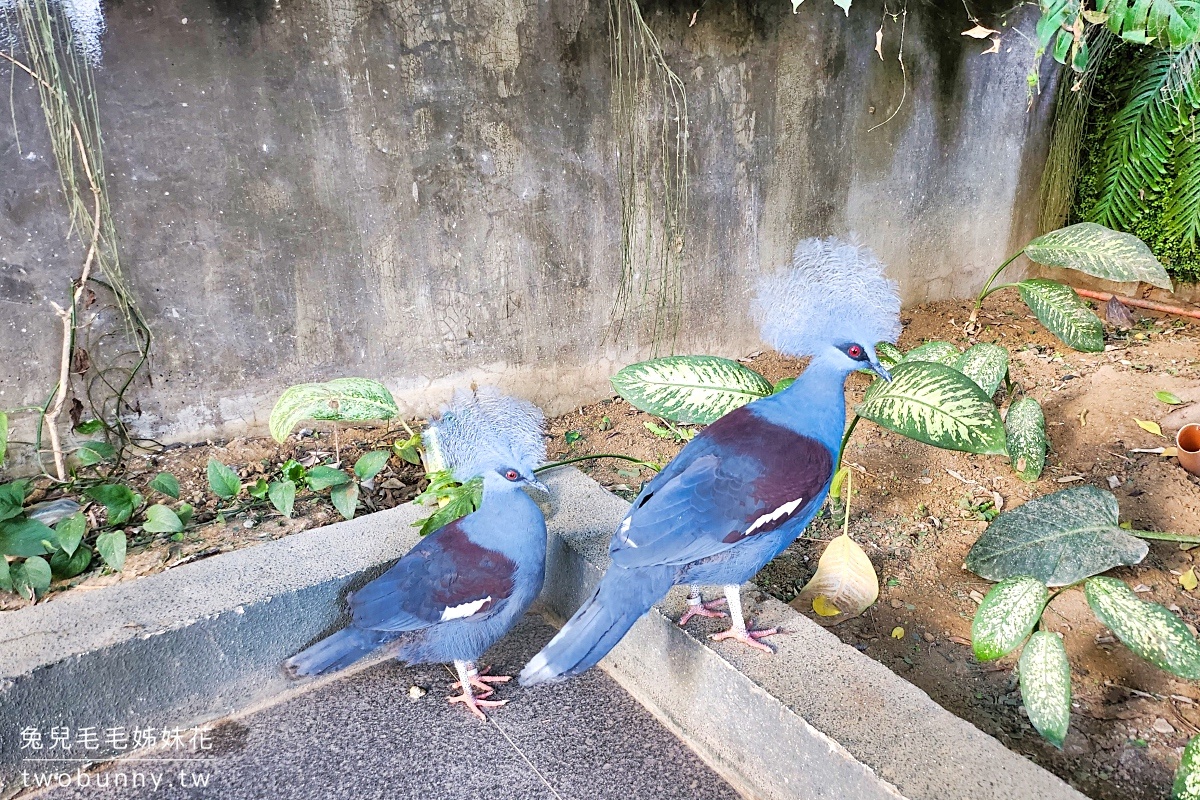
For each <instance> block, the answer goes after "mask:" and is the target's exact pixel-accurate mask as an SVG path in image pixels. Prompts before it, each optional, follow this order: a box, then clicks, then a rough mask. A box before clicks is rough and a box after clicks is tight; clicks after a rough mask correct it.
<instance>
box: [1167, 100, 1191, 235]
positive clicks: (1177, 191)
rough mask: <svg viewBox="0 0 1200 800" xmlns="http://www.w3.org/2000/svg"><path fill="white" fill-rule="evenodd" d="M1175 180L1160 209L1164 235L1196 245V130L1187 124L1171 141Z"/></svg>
mask: <svg viewBox="0 0 1200 800" xmlns="http://www.w3.org/2000/svg"><path fill="white" fill-rule="evenodd" d="M1172 166H1173V167H1174V173H1175V180H1174V181H1173V182H1172V184H1171V190H1170V192H1169V193H1168V194H1167V207H1166V210H1165V211H1164V212H1163V217H1162V228H1163V235H1164V238H1165V239H1167V240H1170V241H1176V242H1180V243H1182V244H1185V245H1189V246H1191V247H1195V246H1196V245H1197V244H1200V129H1198V128H1196V127H1195V126H1194V125H1192V124H1189V125H1185V126H1183V128H1181V129H1180V131H1179V134H1178V137H1177V139H1176V142H1175V158H1174V162H1173V164H1172Z"/></svg>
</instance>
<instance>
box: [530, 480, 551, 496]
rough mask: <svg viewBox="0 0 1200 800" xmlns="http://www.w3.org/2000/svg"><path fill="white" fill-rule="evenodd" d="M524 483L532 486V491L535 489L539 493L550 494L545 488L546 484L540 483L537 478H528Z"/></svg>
mask: <svg viewBox="0 0 1200 800" xmlns="http://www.w3.org/2000/svg"><path fill="white" fill-rule="evenodd" d="M525 482H526V483H528V484H529V485H530V486H532V487H533V488H534V489H537V490H538V491H539V492H543V493H545V494H550V490H549V489H547V488H546V484H544V483H542V482H541V481H539V480H538V479H537V478H530V479H529V480H527V481H525Z"/></svg>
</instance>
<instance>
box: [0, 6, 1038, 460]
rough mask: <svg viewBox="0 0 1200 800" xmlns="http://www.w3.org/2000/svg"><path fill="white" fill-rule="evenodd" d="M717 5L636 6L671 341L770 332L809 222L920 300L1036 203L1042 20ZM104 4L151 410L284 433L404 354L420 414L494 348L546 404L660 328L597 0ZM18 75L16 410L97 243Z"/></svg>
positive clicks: (4, 257)
mask: <svg viewBox="0 0 1200 800" xmlns="http://www.w3.org/2000/svg"><path fill="white" fill-rule="evenodd" d="M697 5H698V4H690V5H687V6H683V5H679V4H672V3H667V2H657V3H656V2H647V3H645V5H644V7H643V11H644V13H645V17H646V19H647V21H648V22H649V24H650V25H651V26H652V27H653V28H654V30H655V31H656V32H657V33H658V35H659V37H660V39H661V40H662V43H663V46H664V50H665V52H666V57H667V59H668V61H669V62H670V63H671V64H672V65H673V67H674V68H675V70H676V72H677V73H678V74H679V75H680V77H681V78H682V79H683V81H684V82H685V84H686V86H687V101H688V106H689V112H690V119H691V135H690V145H691V150H690V154H689V159H688V169H689V174H690V179H691V187H692V192H691V200H690V210H689V216H688V218H687V237H686V246H685V249H684V250H683V253H682V256H681V258H682V269H683V305H682V314H681V326H680V333H679V336H678V339H677V340H676V342H675V344H674V349H675V350H676V351H678V352H713V353H723V354H739V353H744V352H745V351H747V350H748V349H750V348H752V347H754V346H755V343H756V341H757V340H756V337H755V335H754V332H753V329H752V327H751V325H750V323H749V321H748V320H747V318H746V313H745V312H746V307H747V303H748V299H749V298H748V285H749V283H750V280H749V279H750V278H751V276H753V275H754V274H756V273H757V272H758V271H759V270H760V269H762V268H764V267H769V266H773V265H776V264H778V263H781V262H783V261H785V260H786V259H787V257H788V255H789V253H790V250H791V248H792V246H793V244H794V242H795V241H796V239H797V238H798V237H801V236H806V235H827V234H843V235H844V234H855V235H857V236H858V237H860V239H861V240H862V241H864V242H865V243H867V244H869V245H871V246H873V247H874V248H876V249H877V251H878V252H879V254H880V255H881V257H882V258H883V259H884V261H885V262H886V263H888V264H889V266H890V268H891V271H892V274H893V275H894V276H895V277H896V278H897V279H898V280H899V281H900V283H901V286H902V288H903V293H904V296H905V299H906V300H907V301H908V302H910V303H913V302H919V301H922V300H926V299H931V298H941V297H947V296H954V295H964V294H967V293H971V292H973V291H974V289H975V288H976V287H977V286H978V284H979V283H980V282H981V281H982V279H983V277H984V276H985V275H986V274H987V272H988V271H989V270H990V269H991V268H992V266H993V265H994V264H996V263H998V261H999V260H1001V259H1002V258H1004V257H1005V256H1006V255H1008V254H1009V253H1010V252H1011V251H1013V250H1015V249H1016V248H1018V247H1019V246H1021V245H1022V244H1024V242H1025V241H1026V239H1027V237H1028V236H1029V235H1030V234H1031V233H1032V232H1033V231H1032V228H1033V224H1034V218H1035V217H1036V185H1037V179H1038V174H1039V165H1040V161H1041V158H1042V152H1043V149H1044V146H1045V142H1044V138H1045V128H1046V124H1045V123H1046V117H1047V113H1046V112H1047V109H1048V105H1049V93H1045V94H1043V96H1041V97H1037V98H1035V99H1034V104H1033V108H1032V110H1027V105H1028V102H1027V89H1026V77H1025V76H1026V74H1027V72H1028V70H1029V68H1030V65H1031V64H1032V63H1033V53H1032V51H1031V50H1030V47H1029V45H1028V43H1027V42H1026V41H1025V40H1023V39H1021V38H1019V37H1018V36H1016V35H1014V34H1011V33H1010V34H1009V35H1008V36H1006V37H1005V41H1004V47H1003V48H1002V49H1001V52H999V53H997V54H994V55H982V54H981V52H982V50H983V49H984V48H985V45H984V44H980V43H979V42H976V41H974V40H969V39H967V38H966V37H963V36H961V35H960V31H961V30H963V29H965V28H966V27H969V24H968V23H967V22H966V21H965V19H964V16H963V10H962V9H961V8H960V7H958V6H954V5H953V4H944V5H945V6H946V9H947V10H946V11H945V12H942V11H938V10H936V9H934V8H931V7H930V6H928V5H926V4H915V5H910V6H909V11H908V14H907V17H906V18H902V19H900V20H892V19H891V18H886V17H885V16H884V15H883V13H882V7H881V5H880V4H879V3H878V2H875V0H864V1H863V2H856V3H855V5H854V7H853V9H852V11H851V13H850V15H849V17H848V18H847V17H845V16H844V15H843V14H842V13H841V11H840V10H838V9H836V8H835V7H833V6H832V5H830V4H828V3H827V2H825V0H809V2H808V3H806V4H805V5H804V6H802V7H801V9H800V13H799V14H796V15H793V14H792V13H791V11H790V7H789V4H788V3H787V2H786V0H771V1H770V2H746V0H729V2H721V3H713V4H704V5H703V6H701V7H700V8H699V11H698V13H697V14H696V15H695V22H694V24H692V25H689V21H690V19H691V17H692V13H693V12H694V11H696V6H697ZM1027 10H1028V9H1027ZM107 13H108V23H109V33H108V34H107V35H106V38H105V48H106V52H105V57H104V64H103V67H102V69H101V70H100V71H99V72H98V74H97V78H98V84H99V86H98V90H99V97H100V106H101V110H102V120H103V126H104V130H105V136H106V142H105V144H106V153H105V157H106V173H107V175H108V182H109V188H110V193H111V197H112V203H113V208H114V212H115V215H116V219H117V223H118V226H119V229H120V231H121V234H122V240H121V246H122V258H123V262H124V267H125V270H126V272H127V276H128V280H129V283H130V285H131V286H132V288H133V290H134V292H135V294H136V295H137V297H138V299H139V300H140V302H141V304H142V307H143V309H144V310H145V312H146V315H147V317H148V318H149V321H150V324H151V326H152V328H153V331H154V334H155V336H156V341H155V347H154V356H153V361H152V364H151V370H150V377H151V378H152V383H151V384H149V385H148V384H146V383H145V382H142V383H139V384H138V386H137V387H136V390H135V393H134V395H133V396H134V398H135V399H137V401H138V403H139V405H140V411H141V414H140V415H138V416H135V417H134V418H133V423H134V425H135V426H136V427H137V428H138V429H139V430H141V431H143V432H144V433H146V434H148V435H154V436H158V437H162V438H170V437H185V438H186V437H194V436H197V435H205V434H211V433H212V432H214V431H221V432H225V433H234V432H237V431H238V430H240V429H245V428H247V427H249V428H252V429H258V430H262V429H263V428H264V427H265V419H266V415H267V413H268V412H269V410H270V407H271V405H272V403H273V402H274V399H275V398H276V397H277V396H278V393H279V392H280V391H281V390H282V388H283V387H285V386H286V385H288V384H291V383H296V382H300V381H309V380H323V379H327V378H331V377H335V376H339V375H363V376H370V377H378V378H381V379H383V380H384V381H385V382H386V383H388V385H389V386H390V387H391V388H392V389H393V390H395V392H396V393H397V399H398V400H400V401H401V402H402V403H404V404H407V406H408V408H409V409H410V410H412V411H415V412H423V411H426V410H428V409H429V408H430V407H431V406H432V405H433V404H435V403H436V402H437V401H438V400H440V399H442V398H443V397H445V396H446V395H447V394H448V391H449V388H448V387H449V386H450V385H451V384H452V383H454V382H459V383H462V382H465V381H467V380H470V379H472V378H478V379H483V380H492V381H499V382H500V383H501V384H502V385H505V386H507V387H508V388H510V389H511V390H514V391H518V392H520V393H522V394H524V395H526V396H528V397H531V398H533V399H534V400H536V401H538V402H541V403H543V404H544V405H546V406H547V407H548V409H549V410H550V411H551V412H555V411H561V410H563V409H564V408H568V407H570V406H571V405H573V404H575V403H578V402H582V401H585V400H589V399H594V398H596V397H599V396H603V395H607V394H608V393H609V392H610V390H609V387H608V385H607V378H608V377H609V375H610V374H611V373H612V372H613V371H615V369H616V368H618V367H619V366H621V365H622V364H623V363H626V362H628V361H630V360H633V359H634V358H636V357H637V356H639V355H646V354H648V353H649V352H650V350H651V346H652V342H651V341H649V339H648V337H647V336H646V334H645V331H646V329H647V328H648V323H649V319H650V316H651V313H650V312H649V311H648V310H646V309H644V308H640V307H638V304H637V303H635V304H634V307H633V308H632V309H631V310H630V311H629V313H628V314H627V315H625V319H624V322H625V323H626V324H624V325H623V326H622V327H621V333H620V334H619V335H612V332H611V329H610V323H611V321H612V318H613V317H612V315H613V309H614V300H615V296H616V291H617V286H618V284H619V280H620V279H619V276H620V272H621V258H620V248H621V237H620V233H619V222H620V205H619V195H618V191H619V187H618V184H617V178H616V169H615V162H616V141H617V137H616V135H615V133H614V123H613V120H612V115H611V112H610V96H611V95H610V92H611V82H610V71H609V69H610V63H609V36H608V7H607V5H606V4H604V3H589V2H587V1H586V0H553V2H551V1H550V0H542V2H534V0H517V1H516V2H512V1H509V2H506V1H505V0H475V1H474V2H469V3H468V2H463V0H383V1H381V0H357V1H356V2H351V1H350V0H279V1H278V2H276V1H275V0H259V2H238V0H219V1H218V2H211V3H209V2H204V1H203V0H165V1H164V2H160V3H156V4H153V5H152V6H151V5H148V4H146V3H134V2H128V1H126V2H117V3H114V4H112V5H110V6H109V7H108V12H107ZM881 19H884V20H885V22H884V26H883V28H884V34H885V41H884V55H885V58H884V59H882V60H881V59H880V58H879V57H878V56H877V55H876V54H875V53H874V52H873V47H874V45H875V30H876V28H877V27H878V26H879V24H880V20H881ZM1031 21H1032V19H1031V18H1026V19H1025V20H1024V23H1025V27H1031ZM902 29H903V36H904V38H903V47H904V50H903V52H904V66H905V73H903V74H902V72H901V69H900V63H899V61H898V59H897V56H898V47H899V45H900V41H901V30H902ZM0 85H4V86H8V85H9V75H8V72H7V70H6V69H5V68H4V67H0ZM13 86H14V91H13V95H14V112H15V117H16V131H17V132H18V133H19V134H20V137H19V147H18V144H17V139H16V138H15V137H14V130H13V126H11V125H8V124H5V125H2V126H0V408H4V407H7V408H12V407H15V406H18V405H23V404H25V403H29V402H34V401H37V402H40V401H41V400H42V399H43V398H44V396H45V395H46V394H47V393H48V392H49V390H50V388H51V387H52V385H53V382H54V380H55V375H56V372H57V358H58V348H59V342H58V335H57V322H56V320H55V319H54V318H53V315H52V314H50V313H48V302H49V301H50V300H58V301H59V302H62V298H63V297H64V294H65V292H66V288H67V281H68V280H69V279H70V277H71V276H73V275H75V274H77V272H78V265H79V263H80V261H81V255H82V254H81V253H80V252H77V250H76V249H75V248H74V247H73V246H71V245H70V243H69V242H68V240H67V239H66V229H65V227H64V225H63V224H62V219H63V211H62V201H61V197H60V195H59V192H58V183H57V177H56V173H55V171H54V169H53V163H52V160H50V156H49V151H48V146H47V144H46V141H45V138H44V129H43V123H42V121H41V117H40V111H39V109H38V107H37V98H36V92H35V91H34V90H33V89H32V88H31V86H30V85H29V81H28V80H27V79H25V78H24V77H23V76H21V75H18V76H17V77H16V79H15V82H14V83H13ZM5 116H7V115H5ZM642 272H643V273H644V274H643V275H642V276H641V278H640V279H641V280H644V279H645V277H646V274H652V271H651V272H649V273H648V272H647V271H646V270H644V269H643V270H642ZM639 296H640V294H639ZM646 305H653V296H652V294H651V297H650V298H649V300H648V301H647V303H646ZM660 349H662V348H660Z"/></svg>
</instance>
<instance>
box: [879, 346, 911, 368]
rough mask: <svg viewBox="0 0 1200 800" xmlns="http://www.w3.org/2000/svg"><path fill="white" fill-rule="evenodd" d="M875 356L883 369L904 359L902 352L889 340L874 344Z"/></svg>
mask: <svg viewBox="0 0 1200 800" xmlns="http://www.w3.org/2000/svg"><path fill="white" fill-rule="evenodd" d="M875 357H876V358H878V359H879V363H880V364H882V365H883V366H884V368H885V369H891V368H892V367H894V366H896V365H897V364H899V363H900V362H901V361H903V360H904V353H902V352H900V348H899V347H896V345H894V344H891V343H890V342H879V343H878V344H876V345H875Z"/></svg>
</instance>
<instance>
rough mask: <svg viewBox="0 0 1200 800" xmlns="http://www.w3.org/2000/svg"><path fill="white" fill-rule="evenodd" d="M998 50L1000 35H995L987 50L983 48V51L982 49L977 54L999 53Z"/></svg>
mask: <svg viewBox="0 0 1200 800" xmlns="http://www.w3.org/2000/svg"><path fill="white" fill-rule="evenodd" d="M999 52H1000V37H999V36H997V37H995V38H994V39H992V46H991V47H989V48H988V49H987V50H984V51H983V52H982V53H980V54H979V55H981V56H989V55H991V54H992V53H999Z"/></svg>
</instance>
